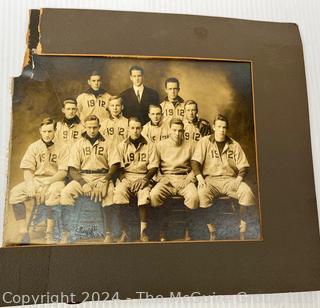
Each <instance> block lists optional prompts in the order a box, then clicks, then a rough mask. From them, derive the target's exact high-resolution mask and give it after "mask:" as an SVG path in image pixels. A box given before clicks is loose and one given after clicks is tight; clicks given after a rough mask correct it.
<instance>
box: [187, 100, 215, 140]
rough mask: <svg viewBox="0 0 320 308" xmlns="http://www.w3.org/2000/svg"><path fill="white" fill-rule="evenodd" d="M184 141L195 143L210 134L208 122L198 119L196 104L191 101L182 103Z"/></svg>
mask: <svg viewBox="0 0 320 308" xmlns="http://www.w3.org/2000/svg"><path fill="white" fill-rule="evenodd" d="M184 111H185V113H184V121H183V124H184V139H185V140H192V141H193V142H197V141H199V140H200V138H201V137H203V136H207V135H210V134H211V127H210V124H209V122H208V121H206V120H204V119H200V118H199V117H198V104H197V103H196V102H195V101H193V100H188V101H185V103H184Z"/></svg>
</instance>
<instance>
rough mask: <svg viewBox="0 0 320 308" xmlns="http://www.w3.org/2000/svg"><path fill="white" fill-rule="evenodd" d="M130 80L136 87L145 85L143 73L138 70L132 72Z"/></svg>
mask: <svg viewBox="0 0 320 308" xmlns="http://www.w3.org/2000/svg"><path fill="white" fill-rule="evenodd" d="M130 79H131V81H132V84H133V85H134V86H136V87H139V86H141V85H142V83H143V75H142V72H141V71H138V70H132V71H131V75H130Z"/></svg>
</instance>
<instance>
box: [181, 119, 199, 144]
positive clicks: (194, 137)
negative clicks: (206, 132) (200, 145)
mask: <svg viewBox="0 0 320 308" xmlns="http://www.w3.org/2000/svg"><path fill="white" fill-rule="evenodd" d="M183 124H184V139H185V140H187V141H188V140H190V141H194V142H197V141H199V140H200V138H201V134H200V130H199V128H198V125H197V124H198V123H197V122H196V123H193V122H189V121H188V120H187V119H185V120H184V121H183Z"/></svg>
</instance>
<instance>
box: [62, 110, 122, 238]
mask: <svg viewBox="0 0 320 308" xmlns="http://www.w3.org/2000/svg"><path fill="white" fill-rule="evenodd" d="M99 128H100V122H99V118H98V117H96V116H95V115H90V116H88V117H87V118H86V119H85V132H84V133H83V134H82V137H81V138H80V139H79V140H78V141H77V142H76V143H75V144H74V145H73V146H72V148H71V150H70V157H69V163H68V166H69V173H70V177H71V179H72V181H71V182H70V183H69V184H68V185H67V186H66V187H65V188H64V189H63V190H62V192H61V204H62V205H63V208H62V209H63V211H62V215H63V217H62V218H63V225H64V236H63V241H68V240H69V238H68V236H69V233H70V231H71V229H70V228H71V226H70V220H69V217H70V215H72V207H73V206H74V204H75V200H76V198H78V197H79V196H81V195H83V196H87V197H90V198H91V200H94V201H95V202H102V207H103V211H104V214H105V215H104V219H105V227H106V234H105V242H106V243H111V242H112V234H111V219H112V217H111V212H112V211H111V205H112V204H113V201H112V199H113V189H114V185H113V183H112V181H110V179H111V177H112V176H113V174H114V173H115V172H116V171H117V169H118V168H119V167H120V159H119V156H118V153H117V151H116V147H115V146H114V145H113V144H112V140H108V139H105V138H104V137H103V136H102V135H101V134H100V132H99ZM70 212H71V213H70Z"/></svg>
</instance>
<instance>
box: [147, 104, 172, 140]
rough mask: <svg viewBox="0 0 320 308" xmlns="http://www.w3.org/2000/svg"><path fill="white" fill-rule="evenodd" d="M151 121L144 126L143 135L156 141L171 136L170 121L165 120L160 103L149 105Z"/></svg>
mask: <svg viewBox="0 0 320 308" xmlns="http://www.w3.org/2000/svg"><path fill="white" fill-rule="evenodd" d="M148 116H149V119H150V121H149V122H148V123H147V124H145V125H144V126H143V129H142V135H143V136H145V137H146V138H148V139H149V140H151V141H152V142H154V143H158V142H159V141H160V140H163V139H167V138H168V137H169V123H168V122H165V121H163V113H162V109H161V106H160V105H150V106H149V114H148Z"/></svg>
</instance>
